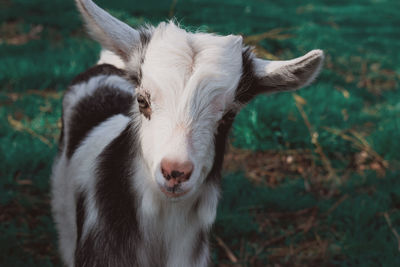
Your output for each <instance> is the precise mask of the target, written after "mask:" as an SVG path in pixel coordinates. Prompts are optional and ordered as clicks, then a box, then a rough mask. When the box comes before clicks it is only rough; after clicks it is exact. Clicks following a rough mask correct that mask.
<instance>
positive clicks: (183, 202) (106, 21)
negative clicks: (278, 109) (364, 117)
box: [52, 0, 323, 267]
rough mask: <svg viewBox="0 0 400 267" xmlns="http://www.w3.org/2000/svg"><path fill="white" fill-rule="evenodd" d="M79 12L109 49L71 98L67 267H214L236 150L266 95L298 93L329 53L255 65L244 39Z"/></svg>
mask: <svg viewBox="0 0 400 267" xmlns="http://www.w3.org/2000/svg"><path fill="white" fill-rule="evenodd" d="M76 2H77V5H78V8H79V10H80V12H81V13H82V16H83V18H84V20H85V22H86V25H87V28H88V30H89V32H90V33H91V35H92V36H93V38H95V39H96V40H97V41H99V42H100V43H101V45H102V46H103V48H104V49H105V50H106V51H105V52H104V53H103V54H102V57H101V60H100V62H101V64H100V63H99V64H98V65H96V66H94V67H92V68H90V69H89V70H87V71H86V72H84V73H82V74H80V75H78V76H77V77H76V78H75V79H74V81H73V82H72V84H71V85H70V87H69V89H68V91H67V92H66V94H65V97H64V99H63V118H62V124H63V128H62V134H61V139H60V145H59V150H60V151H59V154H58V156H57V158H56V160H55V163H54V167H53V174H52V207H53V215H54V219H55V222H56V226H57V229H58V234H59V247H60V251H61V255H62V259H63V261H64V262H65V264H66V265H67V266H90V267H92V266H110V267H117V266H124V267H125V266H171V267H180V266H182V267H185V266H207V265H208V263H209V248H208V237H207V235H208V231H209V229H210V227H211V225H212V224H213V222H214V220H215V215H216V209H217V203H218V196H219V192H220V179H221V166H222V162H223V157H224V149H225V142H226V139H227V135H228V132H229V129H230V128H231V125H232V122H233V119H234V117H235V115H236V114H237V113H238V111H239V109H240V108H241V107H243V106H244V105H245V104H246V103H248V102H249V101H250V100H251V99H252V98H253V97H255V96H256V95H258V94H261V93H272V92H281V91H289V90H294V89H298V88H300V87H303V86H306V85H308V84H309V83H310V82H311V81H312V80H313V79H314V78H315V77H316V76H317V74H318V72H319V70H320V68H321V65H322V62H323V53H322V51H320V50H313V51H311V52H309V53H308V54H306V55H305V56H302V57H299V58H296V59H293V60H288V61H268V60H263V59H259V58H257V57H255V55H254V54H253V53H252V51H251V49H250V48H248V47H246V46H244V45H243V43H242V37H240V36H235V35H229V36H218V35H215V34H208V33H190V32H187V31H185V30H183V29H181V28H179V27H178V26H177V25H175V24H174V23H173V22H168V23H160V24H159V25H158V26H157V27H150V26H147V27H144V28H141V29H133V28H131V27H129V26H128V25H126V24H124V23H123V22H121V21H119V20H117V19H116V18H114V17H112V16H111V15H109V14H108V13H106V12H105V11H104V10H102V9H101V8H99V7H98V6H97V5H95V4H94V3H93V2H92V1H90V0H77V1H76Z"/></svg>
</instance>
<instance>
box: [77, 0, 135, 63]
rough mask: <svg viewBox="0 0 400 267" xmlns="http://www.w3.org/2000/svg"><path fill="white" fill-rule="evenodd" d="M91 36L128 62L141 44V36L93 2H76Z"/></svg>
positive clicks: (79, 0) (83, 0)
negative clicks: (136, 47)
mask: <svg viewBox="0 0 400 267" xmlns="http://www.w3.org/2000/svg"><path fill="white" fill-rule="evenodd" d="M76 4H77V6H78V9H79V11H80V12H81V14H82V17H83V19H84V21H85V23H86V26H87V28H88V30H89V33H90V35H91V36H92V37H93V38H94V39H95V40H96V41H98V42H99V43H100V44H101V45H102V46H103V47H104V48H105V49H108V50H110V51H112V52H114V53H115V54H117V55H119V56H120V57H121V58H122V59H123V60H124V61H128V60H129V57H130V54H129V53H130V52H131V51H132V48H134V47H135V46H137V45H138V44H139V42H140V34H139V32H138V31H136V30H135V29H133V28H131V27H130V26H128V25H127V24H125V23H123V22H122V21H119V20H118V19H116V18H114V17H113V16H111V15H110V14H108V13H107V12H106V11H104V10H103V9H101V8H100V7H98V6H97V5H96V4H95V3H93V1H91V0H76Z"/></svg>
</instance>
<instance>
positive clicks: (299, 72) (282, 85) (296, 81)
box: [253, 50, 324, 94]
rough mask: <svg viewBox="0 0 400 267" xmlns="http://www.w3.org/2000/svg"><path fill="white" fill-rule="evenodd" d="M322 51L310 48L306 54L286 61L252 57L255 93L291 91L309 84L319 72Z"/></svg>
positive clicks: (322, 58)
mask: <svg viewBox="0 0 400 267" xmlns="http://www.w3.org/2000/svg"><path fill="white" fill-rule="evenodd" d="M323 61H324V53H323V52H322V51H321V50H312V51H310V52H308V53H307V54H306V55H304V56H302V57H299V58H295V59H292V60H286V61H268V60H263V59H259V58H254V59H253V68H254V74H255V76H256V79H257V83H256V84H257V86H256V87H257V88H253V89H254V90H256V92H254V93H255V94H259V93H273V92H283V91H292V90H296V89H299V88H301V87H304V86H307V85H309V84H310V83H311V82H312V81H313V80H314V79H315V78H316V77H317V76H318V74H319V71H320V70H321V67H322V63H323Z"/></svg>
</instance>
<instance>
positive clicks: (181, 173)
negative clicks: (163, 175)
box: [171, 170, 185, 178]
mask: <svg viewBox="0 0 400 267" xmlns="http://www.w3.org/2000/svg"><path fill="white" fill-rule="evenodd" d="M184 174H185V173H184V172H180V171H175V170H174V171H172V172H171V176H172V178H179V177H181V176H182V175H184Z"/></svg>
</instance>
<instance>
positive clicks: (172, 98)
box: [77, 0, 323, 199]
mask: <svg viewBox="0 0 400 267" xmlns="http://www.w3.org/2000/svg"><path fill="white" fill-rule="evenodd" d="M77 4H78V7H79V9H80V11H81V13H82V15H83V18H84V20H85V21H86V24H87V26H88V29H89V32H90V33H91V34H92V36H93V37H94V38H95V39H97V40H98V41H99V42H100V43H101V44H102V46H103V47H104V48H105V49H108V50H110V51H112V52H113V53H115V54H117V55H118V56H119V57H120V58H121V59H122V60H123V61H124V65H125V70H126V72H127V74H128V75H129V77H130V78H131V80H132V82H134V83H135V84H136V95H137V102H138V104H137V105H135V106H134V107H133V108H134V109H136V111H137V109H138V110H139V111H140V113H141V116H140V119H139V123H138V124H139V134H140V143H141V149H142V155H143V159H144V162H145V165H146V166H147V169H148V171H149V173H150V175H149V176H150V178H151V182H152V183H153V185H155V187H156V188H157V190H159V189H160V190H159V191H161V192H163V193H164V194H165V195H166V196H168V197H170V198H174V199H177V198H179V199H180V198H185V197H188V196H190V195H192V194H196V192H199V189H200V188H201V186H202V185H203V184H204V182H205V180H206V178H207V177H209V176H210V175H212V174H210V172H211V170H212V169H214V168H215V164H216V163H215V162H216V160H217V159H216V156H217V155H216V152H215V151H216V150H217V151H218V149H220V148H221V147H222V148H223V147H224V146H223V145H222V146H221V145H220V144H217V142H219V141H218V140H215V137H216V135H217V134H218V129H219V128H220V126H221V123H224V122H223V119H224V118H225V117H226V116H227V115H229V116H230V117H233V116H231V115H234V114H236V112H237V111H238V108H239V107H241V106H242V105H243V104H245V103H247V102H248V101H249V100H250V99H251V98H252V97H254V96H255V95H257V94H259V93H268V92H276V91H287V90H294V89H298V88H300V87H302V86H305V85H307V84H308V83H310V82H311V81H312V80H313V79H314V77H315V76H316V75H317V73H318V72H319V69H320V67H321V65H322V61H323V53H322V51H320V50H314V51H311V52H310V53H308V54H307V55H305V56H303V57H300V58H297V59H294V60H289V61H274V62H271V61H267V60H262V59H258V58H256V57H255V56H254V55H253V54H252V53H251V52H250V50H249V49H248V48H246V47H243V44H242V37H240V36H233V35H229V36H217V35H212V34H206V33H189V32H186V31H185V30H183V29H181V28H179V27H178V26H176V25H175V24H174V23H172V22H170V23H161V24H160V25H159V26H157V27H156V28H153V27H147V28H143V29H141V30H135V29H133V28H131V27H129V26H128V25H126V24H124V23H123V22H121V21H118V20H117V19H115V18H114V17H112V16H111V15H109V14H108V13H106V12H105V11H104V10H102V9H100V8H99V7H98V6H96V5H95V4H94V3H93V2H92V1H90V0H77ZM231 119H232V118H230V121H231ZM229 126H230V124H229V123H228V125H227V127H229ZM226 132H227V131H226ZM225 135H226V133H225ZM225 137H226V136H225ZM216 146H218V149H216ZM218 153H223V152H221V151H218ZM219 157H220V158H221V156H219ZM221 161H222V160H219V159H218V162H219V164H220V163H221ZM216 169H217V170H218V171H219V170H220V166H217V167H216Z"/></svg>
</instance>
